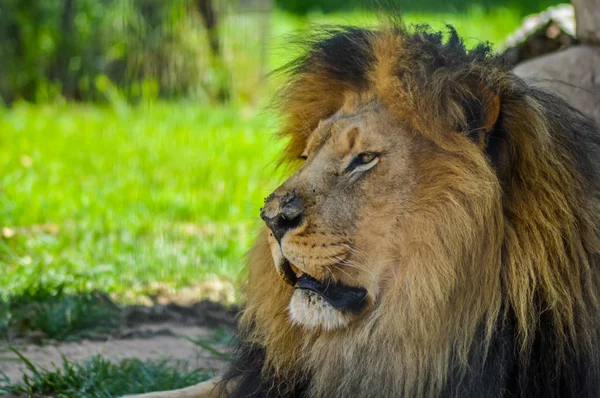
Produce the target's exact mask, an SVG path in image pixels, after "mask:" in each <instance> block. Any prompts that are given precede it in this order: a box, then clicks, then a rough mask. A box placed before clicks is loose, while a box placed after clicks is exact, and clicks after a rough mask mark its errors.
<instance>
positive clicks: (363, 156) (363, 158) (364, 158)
mask: <svg viewBox="0 0 600 398" xmlns="http://www.w3.org/2000/svg"><path fill="white" fill-rule="evenodd" d="M376 157H377V155H376V154H375V153H373V152H362V153H359V154H358V155H357V156H356V160H357V161H358V163H360V164H367V163H371V162H372V161H373V160H374V159H375V158H376Z"/></svg>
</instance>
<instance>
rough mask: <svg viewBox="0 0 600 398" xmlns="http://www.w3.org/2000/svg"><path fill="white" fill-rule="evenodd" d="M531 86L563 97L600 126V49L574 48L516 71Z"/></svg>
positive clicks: (536, 60)
mask: <svg viewBox="0 0 600 398" xmlns="http://www.w3.org/2000/svg"><path fill="white" fill-rule="evenodd" d="M514 71H515V73H516V74H517V75H518V76H520V77H521V78H523V79H525V80H526V81H528V82H529V83H531V84H533V85H536V86H538V87H542V88H545V89H547V90H549V91H551V92H554V93H556V94H558V95H559V96H561V97H563V98H564V99H565V100H566V101H567V102H568V103H569V104H570V105H571V106H573V107H574V108H576V109H578V110H579V111H580V112H582V113H583V114H584V115H586V116H588V117H590V118H592V119H594V120H595V121H596V123H597V124H598V125H599V126H600V47H595V46H587V45H581V46H575V47H571V48H569V49H567V50H564V51H560V52H557V53H553V54H548V55H544V56H542V57H539V58H536V59H533V60H531V61H528V62H524V63H522V64H520V65H518V66H517V67H516V68H515V69H514Z"/></svg>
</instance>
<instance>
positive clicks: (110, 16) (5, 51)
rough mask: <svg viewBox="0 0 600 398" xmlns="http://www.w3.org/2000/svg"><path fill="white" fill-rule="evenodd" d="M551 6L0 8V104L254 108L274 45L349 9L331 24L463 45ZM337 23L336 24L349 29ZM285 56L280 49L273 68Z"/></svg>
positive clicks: (388, 2)
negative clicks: (438, 35)
mask: <svg viewBox="0 0 600 398" xmlns="http://www.w3.org/2000/svg"><path fill="white" fill-rule="evenodd" d="M556 2H557V0H530V1H527V2H520V1H518V0H504V1H502V0H478V1H476V2H470V1H467V0H450V1H442V0H418V1H417V0H276V1H275V4H276V5H277V7H278V9H280V10H284V11H291V13H289V12H286V13H282V12H279V11H276V12H274V13H271V8H272V6H273V1H272V0H170V1H164V0H2V1H1V2H0V59H2V62H1V63H0V104H1V103H2V102H4V103H7V104H12V103H14V102H15V101H17V100H20V99H21V100H26V101H30V102H52V101H54V100H56V99H59V98H66V99H68V100H80V101H88V100H91V101H98V100H108V101H110V102H114V101H115V99H116V98H117V97H119V98H120V100H123V101H125V102H131V101H134V102H135V101H137V100H139V99H141V98H144V99H157V98H181V97H187V98H190V97H191V98H194V99H196V100H201V101H203V102H214V101H219V102H223V101H224V100H227V99H232V100H234V101H237V102H242V103H248V102H255V101H256V100H257V99H260V97H261V92H262V91H264V90H263V89H264V87H265V86H266V85H265V81H264V80H263V77H264V76H265V74H266V72H267V71H268V70H269V69H271V68H272V67H274V66H275V67H276V66H281V62H279V61H280V60H275V61H273V60H270V59H269V56H270V55H271V54H270V52H269V49H272V48H273V47H275V48H276V46H274V44H282V43H283V41H281V35H282V34H284V35H285V34H286V33H289V32H290V31H294V30H295V29H297V28H301V27H304V25H306V24H307V23H309V22H328V21H329V20H330V19H331V18H330V16H333V17H335V13H334V14H323V12H325V13H329V12H337V11H344V10H349V9H353V10H354V11H353V12H352V13H349V14H339V13H338V14H337V15H345V17H347V16H352V15H359V14H361V13H362V16H364V15H368V17H367V19H369V20H375V19H376V18H372V17H374V13H373V11H375V10H376V9H384V10H386V11H390V10H401V11H403V12H404V15H405V16H406V17H407V18H406V19H407V20H411V19H415V18H414V17H415V16H417V15H419V16H423V17H424V18H426V19H422V20H421V21H420V22H423V21H427V22H431V19H432V16H437V17H438V18H437V19H444V20H448V19H449V20H450V21H454V20H456V19H457V17H460V18H462V19H465V18H468V19H473V21H472V23H473V24H474V26H476V27H477V28H478V29H479V30H478V31H477V32H473V33H472V35H473V36H472V37H483V38H488V37H489V36H490V34H487V33H486V32H485V31H482V30H481V29H484V30H485V29H487V28H486V26H487V24H486V23H485V22H486V21H488V22H489V23H490V24H493V25H494V29H495V30H496V32H499V31H498V24H497V23H495V22H494V18H495V17H494V16H493V14H495V13H496V14H498V13H506V12H509V13H510V14H511V18H512V19H511V21H510V25H507V26H506V29H509V28H511V27H513V26H514V25H515V23H513V19H515V18H516V19H515V20H518V19H519V18H521V17H522V16H523V15H525V14H527V13H531V12H537V11H540V10H542V9H544V8H545V7H547V6H549V5H551V4H554V3H556ZM207 4H208V5H210V7H209V8H210V10H211V12H214V15H213V16H214V17H215V18H214V20H215V21H216V22H215V25H214V27H213V28H209V27H208V26H209V24H208V22H207V14H206V5H207ZM202 10H204V12H202ZM211 15H212V14H211ZM502 15H504V14H502ZM441 16H443V18H439V17H441ZM345 17H344V18H342V20H341V21H339V22H342V23H349V21H348V20H347V19H346V18H345ZM411 17H412V18H411ZM463 17H464V18H463ZM502 17H503V18H504V16H502ZM334 19H335V18H334ZM363 19H364V18H363ZM434 19H435V18H434ZM482 22H484V23H482ZM282 23H283V24H285V26H283V25H282ZM502 30H504V28H503V29H502ZM473 31H475V29H473ZM209 33H210V34H209ZM469 33H471V32H469ZM290 55H293V51H290V50H289V49H287V48H286V51H285V54H284V55H283V57H281V59H284V58H285V59H288V60H289V59H290Z"/></svg>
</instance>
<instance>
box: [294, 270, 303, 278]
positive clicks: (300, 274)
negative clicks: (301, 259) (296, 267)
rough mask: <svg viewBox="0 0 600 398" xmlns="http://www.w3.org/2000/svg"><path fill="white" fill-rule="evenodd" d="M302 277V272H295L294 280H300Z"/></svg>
mask: <svg viewBox="0 0 600 398" xmlns="http://www.w3.org/2000/svg"><path fill="white" fill-rule="evenodd" d="M302 275H304V272H302V271H298V272H296V278H301V277H302Z"/></svg>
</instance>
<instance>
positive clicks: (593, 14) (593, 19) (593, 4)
mask: <svg viewBox="0 0 600 398" xmlns="http://www.w3.org/2000/svg"><path fill="white" fill-rule="evenodd" d="M573 6H574V7H575V16H576V19H577V38H578V39H579V40H580V41H581V42H582V43H585V44H596V45H599V44H600V0H573Z"/></svg>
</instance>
